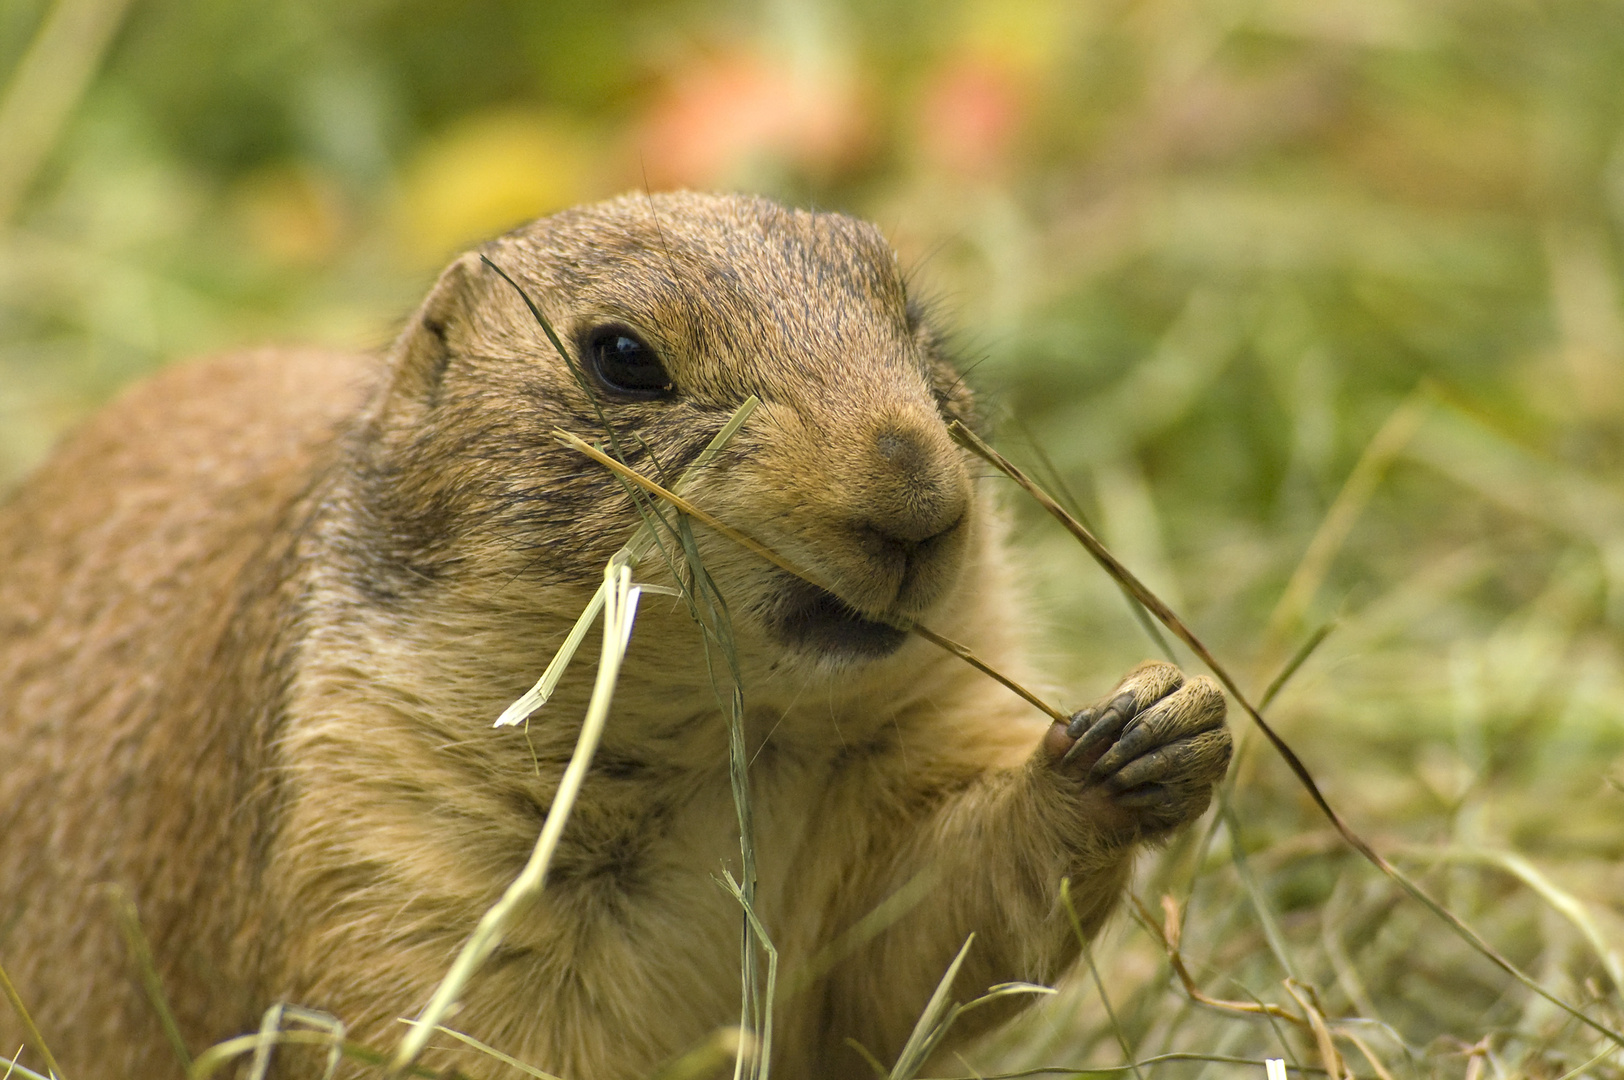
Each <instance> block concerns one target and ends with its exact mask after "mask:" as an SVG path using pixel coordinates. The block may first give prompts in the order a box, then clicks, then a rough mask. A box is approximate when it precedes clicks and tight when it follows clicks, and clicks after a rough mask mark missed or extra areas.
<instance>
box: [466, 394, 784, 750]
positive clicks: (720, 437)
mask: <svg viewBox="0 0 1624 1080" xmlns="http://www.w3.org/2000/svg"><path fill="white" fill-rule="evenodd" d="M760 404H761V399H760V398H758V397H756V396H755V395H754V394H751V395H750V396H749V397H747V398H745V399H744V404H742V405H740V406H739V407H738V408H737V409H735V410H734V411H733V415H732V416H730V417H729V418H728V421H727V423H725V424H723V425H722V429H721V430H720V431H718V432H717V433H716V436H715V437H714V438H712V439H711V441H710V442H709V443H707V444H706V446H705V449H703V450H701V451H700V452H699V456H698V457H696V458H695V459H694V461H693V463H692V464H691V465H689V466H688V467H687V468H686V469H684V470H683V471H682V475H681V476H679V477H678V478H677V479H676V481H675V483H673V484H672V485H671V488H672V490H673V491H681V490H682V488H683V487H684V486H685V485H686V484H687V483H688V482H689V481H690V480H692V479H693V478H694V477H695V476H697V475H699V473H700V472H701V471H702V470H703V469H705V468H707V467H708V466H709V465H710V464H711V462H712V461H714V460H715V459H716V455H717V453H718V452H719V451H720V450H721V449H722V447H724V446H726V445H727V444H728V442H729V441H730V440H731V439H732V438H733V436H734V435H735V434H737V432H738V430H739V428H741V427H743V426H744V422H745V421H746V420H748V419H750V414H751V413H753V412H755V411H756V406H758V405H760ZM655 543H656V538H655V533H654V524H653V522H651V521H646V522H644V523H643V524H642V525H641V526H640V527H639V528H638V530H637V531H636V532H635V533H633V534H632V537H631V539H629V540H627V541H626V543H625V545H624V546H622V547H621V549H620V550H619V551H617V552H615V554H614V555H613V556H612V557H611V560H610V561H611V562H617V561H618V562H619V563H621V564H623V565H625V566H628V567H631V568H632V569H634V570H635V569H636V568H637V564H638V563H639V562H641V561H642V560H643V557H644V556H645V555H647V554H648V551H649V549H650V548H651V547H653V546H654V545H655ZM645 588H646V586H645ZM603 598H604V586H603V585H601V584H600V585H599V586H598V591H597V592H595V593H593V594H592V599H591V600H590V601H588V603H587V606H586V609H585V610H584V611H582V612H581V616H580V618H578V619H576V620H575V625H574V626H573V627H571V628H570V632H569V636H567V637H566V638H565V639H564V644H563V645H561V646H559V649H558V652H557V654H555V655H554V656H553V659H552V662H551V663H549V664H548V665H547V668H546V670H545V671H543V672H542V673H541V678H539V679H537V680H536V684H535V685H534V686H532V687H531V688H530V689H529V690H527V691H525V692H524V694H523V695H521V696H520V697H519V698H518V700H516V701H514V702H513V704H511V705H509V706H508V707H507V708H506V709H504V710H502V715H501V716H499V717H497V718H496V723H495V724H494V725H493V726H495V727H507V726H509V725H513V724H519V723H522V722H523V721H524V720H525V719H527V718H528V717H529V716H530V714H531V713H533V712H535V711H536V710H537V709H539V708H541V707H542V706H543V705H545V704H547V700H548V699H549V698H551V697H552V695H553V691H554V690H556V689H557V688H558V683H559V680H561V679H562V678H563V677H564V671H565V669H566V668H568V667H569V663H570V661H571V660H573V659H574V658H575V653H576V651H577V650H578V649H579V648H580V647H581V642H583V641H585V640H586V635H587V631H588V630H589V629H590V628H591V626H592V622H593V620H595V619H596V618H597V617H598V614H599V613H600V612H602V611H603Z"/></svg>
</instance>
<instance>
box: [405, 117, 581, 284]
mask: <svg viewBox="0 0 1624 1080" xmlns="http://www.w3.org/2000/svg"><path fill="white" fill-rule="evenodd" d="M594 159H595V155H594V153H593V148H592V145H591V140H590V137H589V136H588V135H587V133H586V132H585V131H583V130H582V129H581V128H580V127H579V126H578V125H575V124H573V123H571V122H569V121H568V120H565V119H561V118H559V117H556V116H551V115H548V114H546V113H544V112H539V111H534V110H518V109H503V110H500V111H493V112H483V113H475V114H473V115H470V116H466V117H463V118H462V119H460V120H458V121H456V122H454V123H453V124H452V125H451V127H450V128H448V129H446V130H444V131H442V132H441V133H440V134H439V135H437V136H433V137H431V138H429V139H427V140H425V142H424V143H423V144H422V145H421V146H420V147H419V148H418V150H417V153H416V155H415V157H414V160H413V161H412V163H411V164H410V165H409V166H408V168H407V169H406V172H405V176H404V177H403V180H402V191H401V200H400V217H401V222H400V225H401V227H400V230H399V231H400V236H401V241H402V244H403V245H404V246H405V248H406V249H407V251H408V252H409V253H410V254H411V255H412V256H413V257H414V258H417V259H420V260H422V262H423V263H425V264H431V263H437V262H439V261H441V260H443V259H444V258H446V257H447V256H448V255H450V254H452V253H453V252H455V251H456V250H458V249H459V248H462V247H465V246H467V245H469V244H472V243H475V242H478V241H480V240H484V239H487V238H489V237H491V236H494V235H496V234H497V233H500V232H503V231H505V230H507V229H509V228H511V227H513V226H515V225H518V224H521V223H523V222H525V221H528V220H529V219H531V218H534V217H539V216H541V215H543V214H548V213H552V212H553V211H555V210H562V209H564V208H566V207H569V206H573V205H574V204H575V203H578V202H581V201H583V200H585V199H588V198H591V197H592V196H594V195H595V194H598V192H597V191H596V190H595V183H596V175H595V170H594V168H593V161H594Z"/></svg>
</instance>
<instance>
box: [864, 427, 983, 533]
mask: <svg viewBox="0 0 1624 1080" xmlns="http://www.w3.org/2000/svg"><path fill="white" fill-rule="evenodd" d="M939 426H940V425H937V427H939ZM872 467H873V472H872V475H873V489H872V491H871V492H870V498H869V500H868V506H867V511H868V513H867V519H866V521H865V524H866V525H867V526H868V527H869V528H871V529H873V530H874V531H875V532H876V533H878V534H879V535H880V536H882V537H884V538H885V539H887V540H890V541H893V542H896V543H899V544H902V545H907V546H912V545H916V544H922V543H924V542H925V541H927V540H930V539H931V538H933V537H936V536H940V535H941V534H942V533H944V532H947V531H949V530H951V529H952V528H953V527H954V526H956V525H957V524H958V523H959V522H960V521H961V520H963V518H964V512H965V509H966V508H967V507H968V505H969V501H970V478H969V475H968V474H967V473H966V471H965V469H964V464H963V463H962V462H961V461H960V460H959V455H958V453H957V452H956V451H955V450H954V448H953V443H952V441H951V440H950V439H949V438H948V436H947V432H946V431H939V430H932V429H931V428H925V427H921V426H919V425H915V424H902V423H894V422H893V423H885V424H881V425H880V426H879V427H878V428H877V429H876V430H875V432H874V434H873V437H872Z"/></svg>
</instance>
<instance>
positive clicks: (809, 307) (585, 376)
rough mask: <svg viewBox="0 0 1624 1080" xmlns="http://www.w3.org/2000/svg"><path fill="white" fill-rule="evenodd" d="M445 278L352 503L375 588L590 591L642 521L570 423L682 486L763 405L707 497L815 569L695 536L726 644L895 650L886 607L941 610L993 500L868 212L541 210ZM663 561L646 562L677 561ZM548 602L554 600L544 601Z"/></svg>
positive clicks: (694, 492)
mask: <svg viewBox="0 0 1624 1080" xmlns="http://www.w3.org/2000/svg"><path fill="white" fill-rule="evenodd" d="M481 253H482V254H483V255H485V256H486V257H487V258H489V259H490V260H491V261H492V262H493V263H495V264H496V265H497V266H499V267H501V268H502V270H503V271H504V272H505V273H506V274H507V275H509V276H510V277H511V278H512V279H513V281H514V282H516V283H517V284H518V285H519V286H520V287H521V288H522V289H523V290H524V292H525V294H526V295H527V296H528V297H529V298H530V300H531V301H533V302H534V303H535V304H536V306H537V307H538V308H539V309H540V310H541V311H542V312H543V314H544V315H545V316H546V317H547V319H548V321H549V322H550V323H551V324H552V326H553V327H554V328H555V330H556V331H557V333H558V335H559V338H560V340H561V341H562V343H563V344H564V346H565V348H566V349H567V350H568V351H569V352H570V354H571V359H573V361H574V368H575V370H574V371H572V370H571V367H570V366H569V365H567V364H566V363H565V362H564V361H563V360H562V359H561V358H560V357H559V356H558V354H557V352H556V350H555V349H554V348H553V346H552V345H551V344H550V343H549V342H548V341H547V339H546V337H545V336H544V335H543V332H542V329H541V327H540V326H539V325H538V323H537V321H536V320H535V319H534V317H533V316H532V315H531V313H530V312H529V311H528V310H527V308H526V306H525V302H524V299H523V298H522V297H521V296H520V295H519V293H518V291H517V290H515V289H514V288H513V287H512V286H510V285H509V284H508V283H507V282H505V281H503V280H502V279H501V277H499V276H498V275H497V274H496V273H495V272H493V271H492V270H491V269H490V267H488V266H486V265H484V264H483V262H482V261H481V260H480V258H479V255H478V254H470V255H465V256H463V257H462V258H461V259H459V260H458V261H457V262H456V263H454V264H453V265H452V266H451V267H450V268H449V269H448V270H446V271H445V273H444V274H443V275H442V276H441V278H440V280H439V282H438V283H437V284H436V286H435V288H434V290H433V292H432V293H431V294H430V296H429V298H428V299H427V301H426V302H425V303H424V304H423V306H422V308H421V309H420V310H419V311H418V312H417V313H416V315H415V316H414V317H413V319H412V320H411V322H410V324H409V325H408V327H407V329H406V330H405V331H404V333H403V334H402V335H401V338H400V340H399V341H398V342H397V344H396V346H395V349H394V353H393V357H392V364H393V367H392V373H391V380H392V381H391V384H390V386H389V388H388V391H387V393H386V394H385V395H384V396H383V398H381V399H380V406H379V408H378V409H377V412H376V415H375V416H374V417H373V418H372V425H373V427H372V431H373V432H374V434H375V437H374V439H373V440H372V443H373V449H372V450H371V451H370V458H369V461H368V464H367V467H366V468H365V469H364V470H363V472H364V473H365V476H366V482H365V483H364V485H363V493H362V501H363V503H364V504H365V507H366V513H367V514H369V515H370V517H371V519H372V523H373V525H374V530H373V531H374V535H376V536H379V537H385V538H388V541H387V545H386V546H387V547H388V548H389V550H388V551H387V552H385V553H383V556H382V557H381V558H379V559H378V560H377V561H376V562H375V563H374V564H373V566H372V568H371V570H370V571H369V572H370V573H371V574H372V575H373V576H374V577H375V579H376V580H374V581H372V582H370V583H369V587H370V588H371V589H372V590H373V591H374V592H375V593H376V595H378V596H381V597H385V598H388V597H391V596H400V595H405V594H407V593H410V592H411V591H412V590H414V589H421V588H423V587H424V583H427V582H436V581H447V582H453V583H455V582H468V581H472V580H475V579H481V580H484V581H486V582H490V581H492V580H495V579H502V580H506V581H510V582H515V583H522V584H514V585H510V586H507V587H505V595H506V596H507V597H508V598H509V599H510V600H511V601H512V602H514V603H518V604H522V603H524V602H525V601H524V600H523V599H522V596H523V595H525V593H524V590H525V589H530V590H532V591H535V590H537V589H538V587H540V591H542V592H545V589H546V588H547V587H553V586H563V585H577V586H584V587H587V588H590V587H592V586H595V584H596V582H597V581H598V580H599V577H600V575H601V572H602V567H603V564H604V562H605V560H606V559H607V558H608V557H609V556H610V555H611V554H612V553H613V552H614V551H615V550H616V549H617V548H618V547H619V546H620V545H621V544H622V543H624V542H625V540H626V538H627V537H628V536H629V535H630V533H631V531H632V530H633V529H635V528H636V527H637V525H638V524H639V523H640V520H641V519H640V518H639V516H638V514H637V511H636V510H635V508H634V506H633V505H632V501H631V499H630V498H629V497H628V496H627V494H626V492H625V490H624V488H623V487H622V484H621V482H620V481H618V480H617V479H615V478H614V477H613V476H611V475H610V474H609V473H608V472H607V471H606V470H604V469H603V468H602V467H600V466H599V465H597V464H595V463H593V462H591V461H589V460H588V459H586V458H584V457H582V456H581V455H579V454H578V453H576V452H575V451H572V450H569V449H566V448H564V447H561V446H560V445H558V444H557V442H555V441H554V438H553V436H552V430H553V428H554V427H562V428H564V429H566V430H568V431H571V432H574V433H575V434H577V435H580V436H581V437H583V438H585V439H587V440H588V441H592V442H598V443H603V444H606V443H607V442H608V441H609V439H608V435H607V433H606V431H605V426H604V425H605V422H607V424H608V427H609V430H610V431H612V433H613V437H614V442H615V443H616V444H617V446H618V448H619V450H620V451H621V452H623V453H624V454H625V456H626V459H627V460H628V462H629V463H630V464H631V465H632V466H633V467H635V468H637V469H638V470H639V471H641V472H643V473H644V474H645V475H650V476H653V477H656V478H664V479H665V480H667V481H669V480H670V479H672V478H674V477H676V476H677V475H679V474H680V473H681V471H682V470H683V468H684V467H685V466H686V465H687V464H688V463H690V462H691V461H692V460H693V459H694V458H695V456H696V455H697V454H698V453H699V452H700V450H701V449H702V448H703V447H704V446H705V445H706V443H707V442H709V440H710V439H711V437H712V436H713V435H715V433H716V432H717V430H718V429H719V428H720V427H721V425H722V424H723V423H724V422H725V421H726V419H727V418H728V417H729V416H730V415H731V414H732V413H733V411H734V410H735V409H736V408H737V407H738V406H739V405H740V403H742V402H743V401H744V399H745V398H746V397H747V396H748V395H750V394H755V395H757V396H758V397H759V398H760V399H761V401H762V405H761V407H760V408H759V409H758V410H757V411H756V413H755V415H754V416H753V417H752V418H751V419H750V421H749V422H748V423H747V424H746V425H745V427H744V428H743V430H741V431H740V432H739V434H738V436H737V437H735V439H734V440H733V441H732V443H731V444H730V445H729V446H728V448H727V450H726V451H725V453H724V454H723V456H722V457H721V458H720V459H719V460H718V461H717V462H716V463H715V465H714V466H713V467H712V468H711V469H710V470H708V471H707V473H706V474H705V475H704V476H702V477H699V478H697V479H696V480H695V481H694V482H693V483H692V484H691V486H690V487H689V488H688V489H686V492H685V493H686V494H687V495H688V496H689V497H690V498H692V499H693V500H694V501H695V502H696V503H697V504H699V505H700V506H702V507H704V508H705V509H707V510H709V511H711V512H712V513H714V514H716V516H718V517H719V518H721V519H722V520H723V521H725V522H727V523H728V524H730V525H732V526H734V527H735V528H737V529H739V530H740V531H742V532H745V533H747V534H748V535H750V536H752V537H754V538H755V539H757V540H759V541H761V542H762V543H764V544H766V545H768V546H769V547H771V548H773V549H775V550H777V551H778V552H780V553H781V554H782V555H784V556H785V557H786V558H788V559H789V560H790V561H792V562H793V563H794V564H795V565H797V566H799V567H801V568H803V569H805V570H806V571H809V572H810V573H811V574H812V575H813V576H815V577H816V578H817V579H818V580H819V581H820V582H822V583H824V584H826V585H827V586H828V591H824V590H822V589H819V588H816V587H814V586H811V585H808V584H807V583H805V582H803V581H800V580H798V579H797V578H795V577H793V576H791V575H789V574H787V573H785V572H784V571H782V570H780V569H778V568H776V567H773V566H771V565H769V564H767V563H765V562H763V561H762V560H761V559H759V558H758V557H757V556H755V555H752V554H749V553H748V552H745V551H743V550H741V549H739V548H737V547H736V546H735V545H733V544H732V543H731V542H729V541H727V540H725V539H722V538H719V537H715V536H712V535H710V534H709V531H708V530H706V529H704V528H703V527H696V529H695V532H696V534H698V535H699V536H700V539H701V545H700V549H701V552H702V554H703V556H704V564H705V566H706V569H707V571H708V572H709V573H710V575H711V577H712V578H713V580H715V581H716V583H717V585H718V586H719V588H720V591H721V592H722V594H723V596H724V597H725V599H726V601H727V603H728V605H729V609H730V612H731V614H732V617H733V620H734V623H735V628H736V633H738V634H739V635H740V636H741V637H743V638H744V639H746V640H747V641H749V642H753V643H755V644H756V645H759V646H762V647H766V648H768V649H771V650H777V651H779V652H780V653H782V654H783V655H786V656H789V657H792V658H796V659H800V660H805V661H808V662H812V663H814V664H816V665H817V666H819V667H823V668H827V667H828V666H829V665H834V666H844V665H846V664H849V663H853V662H861V661H864V660H873V659H878V658H881V657H884V656H888V655H890V654H891V653H893V652H894V651H896V649H897V648H898V647H899V646H900V645H901V644H902V641H903V640H904V638H905V635H904V633H903V632H902V631H899V630H897V629H895V628H893V627H892V626H889V625H886V624H885V623H883V622H877V621H874V617H875V616H884V615H893V616H902V617H906V618H915V619H921V620H924V619H928V618H930V617H931V616H932V614H933V612H934V613H938V614H940V613H941V612H942V611H943V609H944V607H946V606H951V603H952V598H953V597H954V594H955V592H956V591H957V586H958V584H959V581H960V579H961V577H962V576H963V571H964V569H965V567H966V565H967V562H968V560H970V559H971V558H973V552H974V550H975V549H976V547H977V546H978V544H979V543H980V540H979V539H978V537H979V535H980V533H981V531H982V525H981V522H980V518H981V517H982V516H984V515H983V513H982V511H981V509H980V508H979V506H978V503H977V500H976V498H975V497H974V492H973V490H972V485H971V479H970V475H969V472H968V470H967V468H966V463H965V460H964V456H963V454H962V453H961V452H960V451H959V450H958V449H957V447H956V446H955V445H954V443H953V441H952V439H951V438H950V437H949V435H948V431H947V427H946V423H947V420H949V419H955V418H956V419H965V420H968V419H969V411H970V401H969V397H968V395H967V393H966V392H965V391H964V390H963V389H962V386H961V384H960V382H959V377H958V374H957V372H956V371H954V370H953V368H952V366H951V365H950V364H949V363H948V362H947V360H946V359H945V358H944V357H943V356H942V355H941V350H940V347H939V345H938V341H937V338H936V335H935V334H934V332H933V331H932V330H931V329H930V328H929V327H928V326H926V325H925V324H924V322H923V320H922V319H921V317H920V316H919V314H918V311H917V308H916V307H914V306H913V305H910V303H909V301H908V297H907V296H906V293H905V291H904V284H903V278H902V275H901V272H900V270H899V268H898V266H897V260H896V256H895V255H894V253H893V252H892V251H891V249H890V248H889V246H888V245H887V244H886V243H885V241H884V240H883V239H882V237H881V236H880V234H879V232H878V231H877V230H876V229H875V228H874V227H873V226H871V225H868V224H866V223H864V222H860V221H856V220H853V219H851V218H848V217H843V216H840V215H836V214H814V213H809V212H806V211H798V210H788V209H785V208H783V207H781V206H779V205H777V204H775V203H772V202H769V201H767V200H763V199H755V198H745V197H737V196H710V195H697V194H691V193H681V194H671V195H654V196H646V195H634V196H624V197H622V198H619V199H615V200H612V201H609V202H605V203H600V204H598V205H595V206H588V207H584V208H580V209H576V210H571V211H568V212H565V213H562V214H559V215H556V216H554V217H551V218H545V219H542V220H540V221H537V222H534V223H532V224H530V225H527V226H525V227H523V228H521V229H518V230H516V231H514V232H512V233H510V234H508V235H506V236H504V237H501V238H499V239H497V240H494V241H492V242H491V243H489V244H487V245H486V246H485V247H484V248H483V249H481ZM659 562H660V560H659V558H658V556H651V557H650V559H649V560H648V561H647V562H645V564H644V566H643V568H642V569H641V571H640V573H639V576H640V577H643V578H645V579H650V580H658V579H659V578H660V577H661V576H663V573H664V571H662V570H661V569H660V568H659V566H658V565H655V564H658V563H659ZM543 606H544V605H543Z"/></svg>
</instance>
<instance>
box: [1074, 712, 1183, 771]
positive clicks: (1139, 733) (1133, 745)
mask: <svg viewBox="0 0 1624 1080" xmlns="http://www.w3.org/2000/svg"><path fill="white" fill-rule="evenodd" d="M1160 728H1161V725H1158V724H1153V723H1146V722H1145V715H1144V714H1143V713H1141V714H1140V715H1139V716H1138V717H1136V718H1135V723H1134V724H1133V726H1132V727H1130V728H1128V730H1127V731H1125V732H1123V733H1122V737H1121V738H1120V739H1118V740H1117V741H1116V743H1115V744H1113V745H1112V747H1111V749H1109V750H1107V751H1106V752H1105V753H1104V754H1102V755H1100V759H1099V760H1098V761H1096V762H1095V763H1094V767H1093V768H1092V769H1090V770H1089V771H1088V779H1089V780H1090V781H1099V780H1102V779H1104V778H1105V777H1107V776H1110V775H1111V774H1112V773H1114V772H1116V771H1117V770H1118V769H1120V768H1122V767H1123V766H1124V765H1126V764H1127V763H1128V762H1130V761H1132V760H1133V759H1134V758H1136V757H1138V756H1139V755H1141V754H1143V753H1145V752H1146V751H1148V750H1151V749H1153V748H1154V747H1155V746H1156V744H1157V742H1158V741H1159V740H1161V739H1162V738H1164V737H1165V736H1166V732H1164V731H1162V730H1160Z"/></svg>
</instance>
